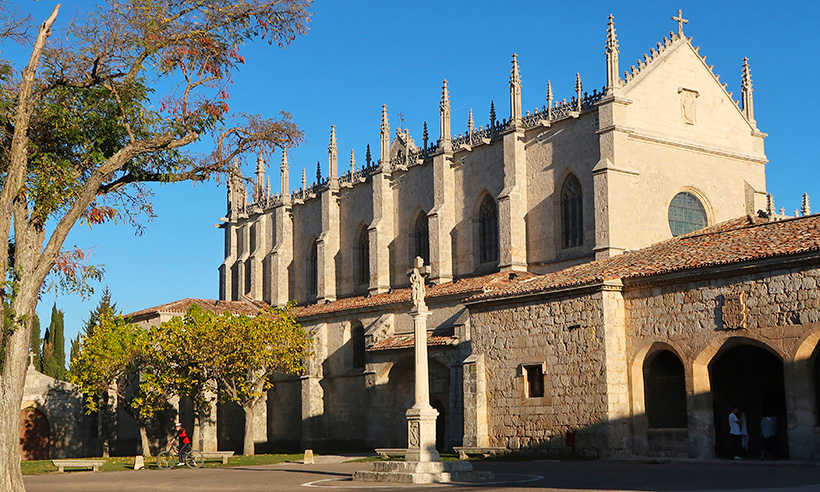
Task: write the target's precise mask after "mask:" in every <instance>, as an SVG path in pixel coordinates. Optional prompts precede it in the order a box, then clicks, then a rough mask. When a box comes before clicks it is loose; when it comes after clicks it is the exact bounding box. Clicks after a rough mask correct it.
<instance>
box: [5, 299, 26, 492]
mask: <svg viewBox="0 0 820 492" xmlns="http://www.w3.org/2000/svg"><path fill="white" fill-rule="evenodd" d="M15 304H16V303H15ZM15 325H16V326H15V327H14V328H15V329H14V331H13V332H12V333H11V334H9V335H7V338H6V340H4V342H5V344H6V347H5V349H6V353H5V360H4V361H3V377H2V380H0V490H2V491H3V492H23V491H25V487H24V486H23V475H22V473H21V471H20V434H19V432H20V430H19V429H20V402H21V401H22V400H23V386H24V384H25V371H26V363H25V359H26V357H25V355H26V353H27V352H28V350H27V349H28V346H24V345H25V343H24V339H26V338H29V331H30V329H29V328H28V325H29V323H25V325H26V327H25V328H24V327H23V326H20V324H17V323H15ZM30 342H31V340H29V343H30ZM21 355H22V356H21Z"/></svg>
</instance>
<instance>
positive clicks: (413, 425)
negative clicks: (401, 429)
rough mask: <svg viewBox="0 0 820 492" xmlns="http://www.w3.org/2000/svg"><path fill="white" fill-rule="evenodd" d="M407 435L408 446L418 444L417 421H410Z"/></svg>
mask: <svg viewBox="0 0 820 492" xmlns="http://www.w3.org/2000/svg"><path fill="white" fill-rule="evenodd" d="M407 437H408V441H409V444H410V446H418V445H419V423H418V421H414V422H410V432H409V435H408V436H407Z"/></svg>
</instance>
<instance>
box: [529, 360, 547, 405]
mask: <svg viewBox="0 0 820 492" xmlns="http://www.w3.org/2000/svg"><path fill="white" fill-rule="evenodd" d="M524 376H525V377H526V378H527V384H526V388H527V398H542V397H543V396H544V370H543V368H542V366H541V364H538V365H531V366H524Z"/></svg>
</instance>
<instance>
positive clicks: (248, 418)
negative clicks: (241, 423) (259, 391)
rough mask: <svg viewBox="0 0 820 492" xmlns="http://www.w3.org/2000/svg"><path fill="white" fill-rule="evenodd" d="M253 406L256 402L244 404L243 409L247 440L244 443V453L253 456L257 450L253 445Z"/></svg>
mask: <svg viewBox="0 0 820 492" xmlns="http://www.w3.org/2000/svg"><path fill="white" fill-rule="evenodd" d="M253 407H254V402H251V403H245V404H243V405H242V410H244V411H245V441H244V443H243V445H242V454H244V455H245V456H253V455H254V453H255V452H256V450H255V449H254V445H253Z"/></svg>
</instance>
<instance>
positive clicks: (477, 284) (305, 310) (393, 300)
mask: <svg viewBox="0 0 820 492" xmlns="http://www.w3.org/2000/svg"><path fill="white" fill-rule="evenodd" d="M511 276H513V277H514V278H513V279H511V278H510V277H511ZM535 276H536V275H535V274H532V273H528V272H515V274H513V275H511V272H496V273H492V274H489V275H483V276H480V277H466V278H461V279H458V280H456V281H455V282H447V283H444V284H440V285H434V286H432V287H429V286H428V287H427V295H426V296H425V299H427V300H428V301H429V300H433V299H436V298H443V297H448V296H458V295H460V296H463V297H467V296H468V295H472V294H476V293H480V292H487V291H491V290H494V289H500V288H504V287H506V286H509V285H512V284H513V283H515V282H518V281H520V280H521V279H525V278H532V277H535ZM409 302H410V288H409V287H407V288H404V289H396V290H393V291H391V292H385V293H383V294H375V295H371V296H357V297H346V298H343V299H337V300H335V301H333V302H328V303H316V304H311V305H309V306H302V307H296V308H295V309H294V310H293V313H294V314H295V315H296V316H297V317H298V318H304V317H307V316H317V315H321V314H330V313H336V312H340V311H347V310H352V309H366V308H372V307H380V306H387V305H391V304H401V303H409Z"/></svg>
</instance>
